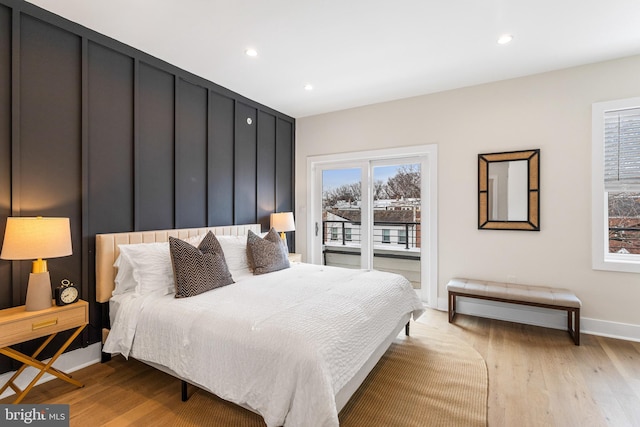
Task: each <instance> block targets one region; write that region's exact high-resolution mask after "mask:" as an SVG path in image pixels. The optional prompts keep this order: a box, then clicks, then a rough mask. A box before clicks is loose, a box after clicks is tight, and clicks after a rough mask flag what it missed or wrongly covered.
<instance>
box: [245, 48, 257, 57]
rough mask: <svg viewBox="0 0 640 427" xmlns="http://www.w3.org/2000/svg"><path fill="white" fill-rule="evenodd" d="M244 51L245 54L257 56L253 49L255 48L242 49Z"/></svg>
mask: <svg viewBox="0 0 640 427" xmlns="http://www.w3.org/2000/svg"><path fill="white" fill-rule="evenodd" d="M244 53H245V54H246V55H247V56H251V57H254V56H258V51H257V50H255V49H247V50H245V51H244Z"/></svg>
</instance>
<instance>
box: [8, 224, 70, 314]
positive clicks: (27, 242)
mask: <svg viewBox="0 0 640 427" xmlns="http://www.w3.org/2000/svg"><path fill="white" fill-rule="evenodd" d="M71 254H72V250H71V227H70V225H69V218H43V217H41V216H39V217H10V218H7V228H6V230H5V233H4V244H3V245H2V253H0V258H2V259H7V260H28V259H32V260H34V261H33V264H32V267H31V274H30V275H29V284H28V286H27V300H26V303H25V306H26V307H25V310H26V311H38V310H44V309H45V308H49V307H51V299H52V298H51V278H50V276H49V270H48V268H47V261H46V260H45V259H43V258H58V257H63V256H68V255H71Z"/></svg>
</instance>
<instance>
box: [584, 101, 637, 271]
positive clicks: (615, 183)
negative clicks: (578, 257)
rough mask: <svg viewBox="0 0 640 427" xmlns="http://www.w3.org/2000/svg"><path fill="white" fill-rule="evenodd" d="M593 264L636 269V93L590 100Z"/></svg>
mask: <svg viewBox="0 0 640 427" xmlns="http://www.w3.org/2000/svg"><path fill="white" fill-rule="evenodd" d="M592 120H593V122H592V127H593V134H592V139H593V141H592V150H593V151H592V171H593V177H592V192H593V197H592V200H593V206H592V211H593V212H592V215H593V221H592V223H593V233H592V238H593V245H592V247H593V259H592V263H593V268H594V269H597V270H612V271H629V272H640V98H632V99H624V100H619V101H611V102H601V103H597V104H594V105H593V118H592Z"/></svg>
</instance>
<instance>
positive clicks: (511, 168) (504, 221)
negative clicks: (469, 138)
mask: <svg viewBox="0 0 640 427" xmlns="http://www.w3.org/2000/svg"><path fill="white" fill-rule="evenodd" d="M478 228H479V229H482V230H528V231H540V150H539V149H536V150H524V151H510V152H505V153H489V154H478Z"/></svg>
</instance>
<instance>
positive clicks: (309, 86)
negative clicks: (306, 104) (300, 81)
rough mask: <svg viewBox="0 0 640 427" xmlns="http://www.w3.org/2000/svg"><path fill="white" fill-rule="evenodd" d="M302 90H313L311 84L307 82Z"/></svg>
mask: <svg viewBox="0 0 640 427" xmlns="http://www.w3.org/2000/svg"><path fill="white" fill-rule="evenodd" d="M304 90H313V86H312V85H311V84H309V83H307V84H306V85H304Z"/></svg>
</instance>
